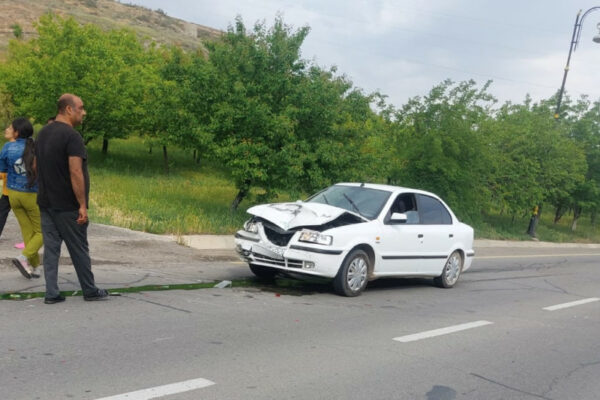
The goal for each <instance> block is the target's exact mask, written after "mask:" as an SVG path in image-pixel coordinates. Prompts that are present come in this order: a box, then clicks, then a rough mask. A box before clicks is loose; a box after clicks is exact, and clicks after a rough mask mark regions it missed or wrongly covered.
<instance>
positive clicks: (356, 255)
mask: <svg viewBox="0 0 600 400" xmlns="http://www.w3.org/2000/svg"><path fill="white" fill-rule="evenodd" d="M370 264H371V260H370V259H369V256H368V255H367V253H365V252H364V251H362V250H360V249H356V250H352V251H351V252H350V254H348V256H347V257H346V258H345V259H344V262H343V263H342V265H341V266H340V269H339V271H338V273H337V275H336V277H335V278H334V280H333V288H334V290H335V291H336V293H337V294H339V295H341V296H346V297H355V296H358V295H360V294H361V293H362V292H363V290H365V288H366V287H367V281H368V276H369V269H370Z"/></svg>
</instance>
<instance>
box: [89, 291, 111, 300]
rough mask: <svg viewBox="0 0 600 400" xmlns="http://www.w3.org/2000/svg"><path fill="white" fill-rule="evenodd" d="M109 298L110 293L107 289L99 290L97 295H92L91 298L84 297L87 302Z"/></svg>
mask: <svg viewBox="0 0 600 400" xmlns="http://www.w3.org/2000/svg"><path fill="white" fill-rule="evenodd" d="M106 298H108V292H107V291H106V290H105V289H98V291H97V292H96V294H92V295H89V296H83V299H84V300H85V301H96V300H104V299H106Z"/></svg>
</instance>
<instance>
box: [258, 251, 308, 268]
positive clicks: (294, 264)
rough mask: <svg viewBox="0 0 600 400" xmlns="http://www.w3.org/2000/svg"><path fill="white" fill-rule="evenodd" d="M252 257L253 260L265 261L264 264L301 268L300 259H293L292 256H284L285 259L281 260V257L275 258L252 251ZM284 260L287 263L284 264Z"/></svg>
mask: <svg viewBox="0 0 600 400" xmlns="http://www.w3.org/2000/svg"><path fill="white" fill-rule="evenodd" d="M252 257H253V258H254V260H255V261H258V262H261V263H265V264H271V265H276V266H279V267H284V268H302V261H301V260H295V259H293V258H286V259H283V260H281V259H277V258H271V257H267V256H263V255H262V254H258V253H252ZM286 262H287V265H286Z"/></svg>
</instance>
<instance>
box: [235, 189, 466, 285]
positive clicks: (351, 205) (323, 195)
mask: <svg viewBox="0 0 600 400" xmlns="http://www.w3.org/2000/svg"><path fill="white" fill-rule="evenodd" d="M248 213H249V214H250V215H251V216H252V217H251V218H250V219H249V220H248V221H246V223H245V224H244V229H243V230H239V231H238V232H237V233H236V235H235V243H236V250H237V252H238V254H239V255H240V257H241V258H242V260H244V261H245V262H247V263H248V265H249V267H250V269H251V270H252V272H253V273H254V274H255V275H257V276H258V277H261V278H272V277H274V276H275V275H276V274H278V273H284V274H287V275H291V276H296V277H298V275H304V276H314V277H322V278H331V279H333V287H334V289H335V291H336V292H337V293H338V294H341V295H344V296H357V295H359V294H361V293H362V291H363V290H364V289H365V287H366V286H367V282H368V281H370V280H374V279H378V278H385V277H432V278H433V279H434V282H435V283H436V284H437V285H438V286H440V287H443V288H451V287H453V286H454V285H455V284H456V282H457V281H458V278H459V276H460V274H461V273H462V272H463V271H466V270H467V269H468V268H469V267H470V266H471V263H472V261H473V257H474V255H475V252H474V251H473V228H471V227H470V226H469V225H466V224H464V223H462V222H460V221H459V220H458V218H456V216H455V215H454V213H453V212H452V210H451V209H450V208H449V207H448V206H447V205H446V204H445V203H444V202H443V201H442V200H441V199H440V198H439V197H438V196H436V195H435V194H433V193H429V192H425V191H422V190H416V189H409V188H403V187H396V186H389V185H377V184H368V183H339V184H336V185H333V186H330V187H328V188H326V189H324V190H322V191H320V192H318V193H317V194H315V195H313V196H312V197H310V198H309V199H308V200H306V201H297V202H295V203H273V204H263V205H258V206H254V207H251V208H249V209H248Z"/></svg>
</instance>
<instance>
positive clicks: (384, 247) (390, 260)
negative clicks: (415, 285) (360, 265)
mask: <svg viewBox="0 0 600 400" xmlns="http://www.w3.org/2000/svg"><path fill="white" fill-rule="evenodd" d="M393 213H400V214H405V215H406V217H407V219H406V220H405V221H402V222H399V221H392V220H391V216H392V214H393ZM384 215H385V216H384V220H383V229H382V232H381V235H380V237H379V243H378V246H379V249H378V250H379V251H378V252H379V254H380V258H379V259H378V260H377V263H376V265H375V269H376V270H375V274H376V275H378V276H386V275H405V276H410V275H418V274H419V271H420V270H421V268H422V266H421V263H422V261H423V259H422V256H423V254H424V253H423V237H422V235H423V234H422V232H421V226H420V225H419V213H418V210H417V200H416V197H415V194H414V193H401V194H399V195H398V196H396V198H395V199H394V201H393V202H392V203H391V206H390V207H389V209H388V210H387V211H386V212H385V214H384Z"/></svg>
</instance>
